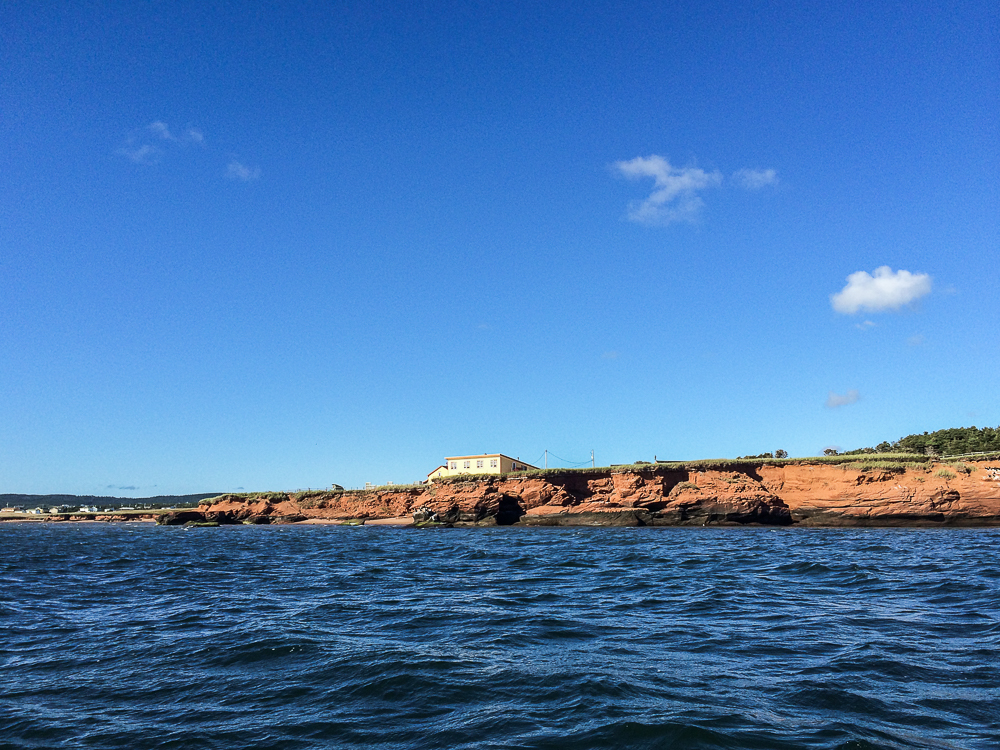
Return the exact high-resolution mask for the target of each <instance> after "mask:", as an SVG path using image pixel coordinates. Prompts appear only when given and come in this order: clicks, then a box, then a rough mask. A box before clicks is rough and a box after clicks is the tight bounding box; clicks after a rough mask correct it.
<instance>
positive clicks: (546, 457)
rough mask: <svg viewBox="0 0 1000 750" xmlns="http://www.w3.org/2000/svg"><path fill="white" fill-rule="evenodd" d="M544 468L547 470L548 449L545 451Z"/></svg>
mask: <svg viewBox="0 0 1000 750" xmlns="http://www.w3.org/2000/svg"><path fill="white" fill-rule="evenodd" d="M545 468H546V469H547V468H549V449H548V448H546V449H545Z"/></svg>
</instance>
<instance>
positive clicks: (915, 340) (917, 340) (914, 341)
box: [906, 333, 924, 346]
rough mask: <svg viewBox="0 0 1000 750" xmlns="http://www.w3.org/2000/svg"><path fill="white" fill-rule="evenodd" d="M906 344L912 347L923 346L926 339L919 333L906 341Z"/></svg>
mask: <svg viewBox="0 0 1000 750" xmlns="http://www.w3.org/2000/svg"><path fill="white" fill-rule="evenodd" d="M906 343H907V344H909V345H910V346H921V345H923V343H924V337H923V336H922V335H921V334H919V333H918V334H916V335H915V336H910V338H908V339H907V340H906Z"/></svg>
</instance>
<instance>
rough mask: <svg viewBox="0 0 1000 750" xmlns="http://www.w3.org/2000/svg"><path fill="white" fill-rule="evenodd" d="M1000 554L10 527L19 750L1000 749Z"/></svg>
mask: <svg viewBox="0 0 1000 750" xmlns="http://www.w3.org/2000/svg"><path fill="white" fill-rule="evenodd" d="M998 549H1000V531H997V530H976V529H971V530H959V529H951V530H913V529H906V530H903V529H893V530H815V529H813V530H807V529H781V530H771V529H763V528H754V529H738V528H736V529H717V530H706V529H580V530H573V529H510V528H505V529H494V530H489V529H435V530H416V529H392V528H384V527H383V528H366V527H360V528H356V527H331V526H279V527H266V526H263V527H262V526H235V527H221V528H215V529H211V528H195V529H184V528H178V527H157V526H153V525H152V524H140V523H131V524H124V525H108V524H70V523H63V524H39V523H35V524H25V523H18V524H11V523H7V524H0V633H2V636H0V637H2V646H0V649H2V650H0V747H2V748H64V747H68V748H76V747H81V748H226V749H227V750H229V749H230V748H288V749H293V748H302V749H305V748H341V747H343V748H362V747H363V748H705V749H708V748H767V749H768V750H771V749H779V750H780V749H783V748H789V749H791V748H841V749H844V750H847V749H851V750H861V749H863V748H983V749H985V748H990V749H991V750H996V748H1000V560H998V554H997V553H998Z"/></svg>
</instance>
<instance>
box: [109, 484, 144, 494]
mask: <svg viewBox="0 0 1000 750" xmlns="http://www.w3.org/2000/svg"><path fill="white" fill-rule="evenodd" d="M104 489H106V490H128V491H129V492H134V491H135V490H137V489H139V488H138V487H136V486H135V485H134V484H127V485H118V484H109V485H108V486H107V487H105V488H104Z"/></svg>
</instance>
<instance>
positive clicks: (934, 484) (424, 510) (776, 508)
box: [160, 461, 1000, 526]
mask: <svg viewBox="0 0 1000 750" xmlns="http://www.w3.org/2000/svg"><path fill="white" fill-rule="evenodd" d="M701 463H703V464H704V463H709V462H701ZM712 463H714V464H717V466H716V467H715V468H706V467H704V466H698V465H697V464H691V465H685V466H683V467H682V468H676V467H675V466H667V467H664V466H655V465H650V466H648V467H645V466H631V467H627V468H623V469H616V468H610V469H595V470H584V471H581V470H576V471H572V472H563V473H560V472H553V471H550V472H547V473H539V474H533V475H528V476H509V477H478V478H473V479H457V478H455V479H448V480H444V481H437V482H435V483H433V484H430V485H425V486H419V487H412V488H392V487H383V488H379V489H375V490H370V491H346V492H307V493H298V494H284V493H264V494H260V495H253V494H249V495H222V496H220V497H218V498H213V499H212V500H209V501H205V502H204V503H203V504H202V505H200V506H199V507H198V508H197V510H194V511H180V512H178V513H174V514H166V515H164V516H162V517H161V518H160V523H165V524H182V523H185V522H209V523H211V522H218V523H220V524H231V523H294V522H300V521H306V520H312V521H315V520H316V519H326V520H329V521H334V522H336V521H339V522H354V523H361V522H364V521H365V520H375V519H388V518H400V517H405V518H406V519H409V518H413V519H414V522H416V523H417V524H418V525H421V524H428V525H439V524H446V525H456V526H459V525H461V526H486V525H513V524H516V525H518V526H704V525H744V524H765V525H778V526H782V525H792V524H794V525H798V526H998V525H1000V468H998V467H1000V461H987V462H966V463H964V464H956V463H943V462H940V463H939V462H934V461H927V462H926V463H924V464H917V465H914V466H907V467H906V468H899V467H896V468H890V469H882V468H870V467H869V468H865V467H864V463H863V462H861V461H859V462H856V463H855V464H853V465H852V464H849V463H845V464H839V465H838V464H828V463H814V464H811V463H807V462H802V461H788V462H780V461H775V462H745V463H740V462H738V461H731V462H712ZM720 467H721V468H720Z"/></svg>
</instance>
